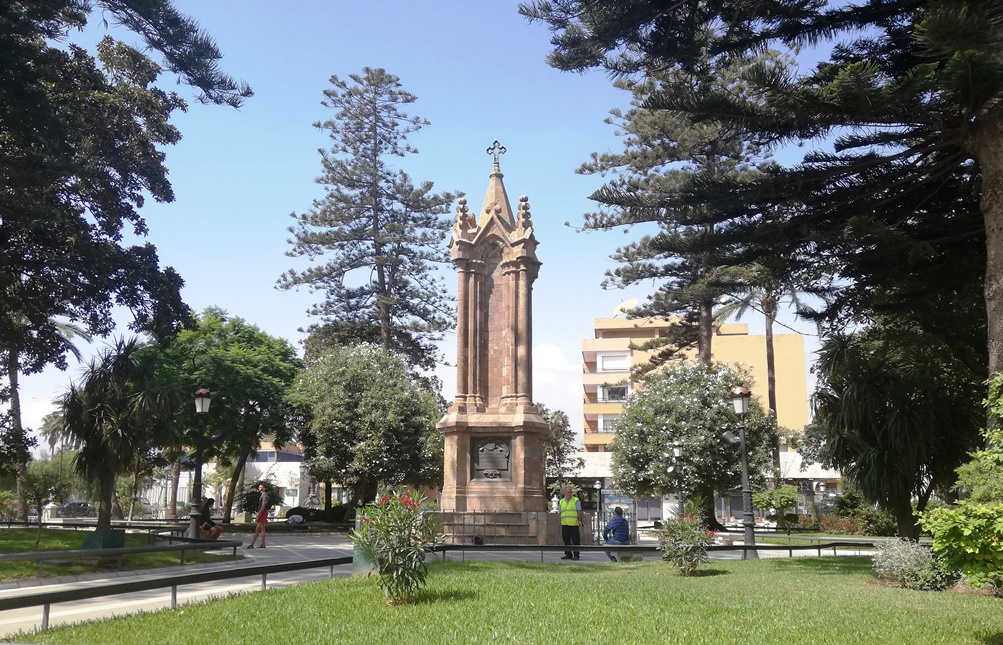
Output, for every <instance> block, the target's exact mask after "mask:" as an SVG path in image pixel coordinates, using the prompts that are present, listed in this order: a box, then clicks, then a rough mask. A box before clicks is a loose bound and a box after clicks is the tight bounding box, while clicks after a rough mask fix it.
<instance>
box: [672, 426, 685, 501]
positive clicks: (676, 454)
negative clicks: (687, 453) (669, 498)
mask: <svg viewBox="0 0 1003 645" xmlns="http://www.w3.org/2000/svg"><path fill="white" fill-rule="evenodd" d="M682 456H683V444H682V442H680V441H673V442H672V464H673V465H672V468H671V470H675V471H676V498H677V499H678V502H679V516H680V517H682V516H683V514H684V513H685V512H686V503H685V500H684V499H683V469H682V467H681V466H680V464H679V458H680V457H682Z"/></svg>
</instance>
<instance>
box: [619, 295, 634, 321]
mask: <svg viewBox="0 0 1003 645" xmlns="http://www.w3.org/2000/svg"><path fill="white" fill-rule="evenodd" d="M636 306H637V299H635V298H631V299H630V300H625V301H623V302H621V303H620V304H618V305H617V306H616V308H615V309H613V317H614V318H616V317H617V316H619V315H620V314H623V315H624V316H626V315H627V312H629V311H630V310H631V309H633V308H634V307H636Z"/></svg>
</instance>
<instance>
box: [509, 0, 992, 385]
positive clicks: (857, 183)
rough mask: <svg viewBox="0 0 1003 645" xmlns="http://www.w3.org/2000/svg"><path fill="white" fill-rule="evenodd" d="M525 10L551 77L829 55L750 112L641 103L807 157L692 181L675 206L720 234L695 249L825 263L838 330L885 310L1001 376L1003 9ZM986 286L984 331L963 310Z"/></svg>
mask: <svg viewBox="0 0 1003 645" xmlns="http://www.w3.org/2000/svg"><path fill="white" fill-rule="evenodd" d="M520 10H521V11H522V12H523V13H524V14H525V15H527V16H529V17H530V18H531V19H534V20H541V21H543V22H545V23H546V24H547V25H548V26H549V27H550V29H551V30H552V32H553V33H554V37H553V40H552V42H553V43H554V45H555V49H554V52H553V53H552V54H551V56H550V62H551V64H552V65H555V66H557V67H559V68H561V69H567V70H583V69H587V68H591V67H601V68H605V69H607V70H609V71H611V72H613V73H614V74H627V75H629V74H640V75H642V76H644V75H650V74H652V73H655V72H656V71H658V72H661V70H663V69H665V68H666V67H668V68H680V69H683V70H694V69H697V68H698V65H699V63H700V61H701V60H703V59H704V57H706V56H708V55H710V56H711V57H730V56H740V55H743V54H746V53H748V52H750V51H759V50H761V49H762V48H763V47H766V46H770V45H772V44H774V43H776V42H778V41H780V42H783V43H785V44H786V45H788V46H791V47H798V46H801V45H810V46H813V47H815V48H816V49H817V50H819V51H822V52H823V55H825V53H826V52H827V54H828V60H825V61H823V62H822V63H821V64H819V65H817V66H815V67H814V68H807V67H806V68H805V70H806V71H804V72H803V73H800V74H799V73H795V72H794V71H793V70H791V71H787V72H784V73H778V71H777V70H775V69H770V68H768V67H766V66H760V67H758V68H755V67H754V68H752V69H750V70H748V72H746V73H744V74H743V79H744V80H746V81H747V82H748V83H749V84H750V87H751V92H750V96H751V97H753V98H748V97H745V96H739V95H735V94H729V93H727V92H725V91H721V90H718V89H712V90H711V91H708V92H704V91H693V92H680V93H676V94H671V93H661V94H659V95H657V96H653V97H651V99H650V100H649V101H648V102H647V103H646V107H648V108H650V109H654V110H666V111H670V112H676V113H682V114H686V115H688V116H689V117H690V118H691V119H693V120H695V121H699V122H716V123H722V124H728V125H731V126H734V127H737V128H740V129H742V130H744V131H745V132H746V133H747V136H748V137H749V138H750V139H751V140H752V141H756V142H763V143H770V142H783V141H795V142H800V143H802V144H803V143H806V142H809V143H810V142H818V143H817V144H815V145H813V146H812V147H813V148H815V149H812V150H811V151H810V152H808V154H807V155H806V156H805V158H804V160H803V161H802V163H800V164H798V165H797V166H795V167H793V168H781V167H779V166H777V167H773V168H770V169H768V170H767V171H766V172H765V173H764V175H763V177H762V178H760V179H759V180H757V181H754V182H749V183H747V184H742V183H740V182H736V181H731V180H728V179H722V178H716V179H715V178H711V177H705V176H694V177H692V178H691V181H690V182H689V184H688V186H687V187H686V188H685V189H684V190H682V191H681V193H680V199H679V202H680V204H696V203H707V202H710V203H711V204H713V205H714V208H713V209H712V211H711V212H713V213H714V217H708V218H707V222H708V223H713V224H716V225H718V227H717V228H716V229H715V235H713V236H708V238H707V239H706V240H704V245H703V248H714V249H716V250H717V252H718V253H719V255H720V256H721V257H722V258H724V257H725V256H727V258H728V260H727V261H734V260H735V259H737V258H742V259H743V260H744V261H748V260H749V259H751V258H755V257H774V258H795V259H796V260H795V261H796V262H798V263H800V262H802V261H803V260H804V259H805V258H808V259H810V261H811V262H812V263H813V264H815V265H816V266H819V265H826V266H827V272H828V273H830V274H831V275H834V276H836V277H837V281H836V283H835V284H836V285H837V286H836V287H834V289H833V294H832V295H833V298H832V307H830V308H829V311H830V313H831V315H832V316H833V318H834V319H840V318H842V319H844V320H845V319H846V315H847V313H848V312H849V313H850V314H851V315H853V316H854V317H856V318H858V319H862V318H866V317H868V316H870V315H872V314H874V313H875V311H879V312H880V313H882V314H883V315H886V316H887V315H891V314H892V313H894V314H896V315H899V316H901V317H903V318H905V319H906V320H907V321H908V323H909V324H910V325H913V326H915V327H916V328H918V329H921V330H923V331H924V332H926V333H930V334H937V335H938V336H940V338H941V340H942V342H944V343H946V344H947V345H948V346H949V347H952V349H954V352H955V353H956V354H957V355H958V356H959V357H960V358H961V359H962V360H963V361H965V364H966V365H968V366H969V368H970V369H971V370H972V371H973V373H974V374H976V375H977V376H979V377H980V378H984V377H985V376H986V374H987V370H986V363H988V368H989V372H994V371H996V370H999V369H1000V367H1001V365H1003V315H1001V312H1003V295H1001V294H1003V289H1001V288H1000V282H1001V281H1003V226H1001V225H1000V224H999V222H1000V221H1001V220H1003V201H1001V200H1000V199H997V195H998V193H999V192H1000V191H1001V189H1003V155H1001V154H1000V152H999V151H1000V150H1003V145H1001V144H1003V128H1000V127H999V124H1000V123H1001V122H1003V111H1001V110H1000V109H999V105H998V103H999V99H1000V96H1001V93H1003V63H1001V60H1000V57H999V55H998V53H999V43H1000V40H1001V34H1003V7H1001V6H1000V5H999V3H997V2H982V1H980V0H886V1H883V2H863V1H854V2H843V1H837V0H823V1H816V0H780V1H778V2H772V3H768V4H764V3H762V2H758V1H757V0H714V1H711V2H700V3H688V2H678V3H672V4H671V5H669V6H666V5H665V4H664V3H659V2H646V1H645V2H633V1H628V0H620V1H614V2H599V1H597V0H554V1H539V2H533V3H529V4H526V5H523V6H521V9H520ZM758 98H764V99H765V100H757V99H758ZM826 141H834V149H833V150H832V151H828V150H824V149H821V142H826ZM791 204H795V205H797V206H798V207H797V208H794V209H787V208H782V206H784V205H791ZM725 223H726V225H723V226H721V224H725ZM795 268H796V266H795V265H794V264H792V266H791V267H790V271H791V272H793V271H794V270H795ZM983 277H984V306H985V307H984V308H985V309H986V311H987V314H988V315H987V316H986V315H984V314H982V313H981V312H979V311H978V307H974V308H973V307H972V306H971V304H970V303H971V302H972V300H971V297H972V296H973V295H976V296H977V294H979V293H980V292H981V291H982V290H983V285H982V283H983ZM958 300H960V302H958ZM976 302H977V301H976ZM953 303H956V304H953ZM938 312H939V315H938ZM984 329H985V330H986V331H985V335H983V333H982V330H984ZM986 336H987V337H988V343H986V342H985V338H986ZM986 347H987V349H983V348H986Z"/></svg>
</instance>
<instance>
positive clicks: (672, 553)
mask: <svg viewBox="0 0 1003 645" xmlns="http://www.w3.org/2000/svg"><path fill="white" fill-rule="evenodd" d="M656 535H657V536H658V550H659V551H661V552H662V559H663V560H668V561H669V562H671V563H672V564H673V565H674V566H675V567H676V568H677V569H679V573H681V574H682V575H684V576H692V575H693V574H695V573H696V570H697V567H698V566H700V565H701V564H704V563H705V562H707V547H708V546H710V544H711V542H713V541H714V535H715V533H714V531H709V530H707V526H706V525H705V524H704V523H703V522H701V521H700V520H699V519H697V518H696V517H694V516H692V515H683V516H681V517H679V518H671V519H667V520H665V523H664V524H663V525H662V528H660V529H659V530H658V532H657V533H656Z"/></svg>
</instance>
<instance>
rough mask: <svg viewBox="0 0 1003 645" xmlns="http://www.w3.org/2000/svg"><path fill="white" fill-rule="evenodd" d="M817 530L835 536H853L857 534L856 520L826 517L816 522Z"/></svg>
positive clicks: (832, 516) (853, 518)
mask: <svg viewBox="0 0 1003 645" xmlns="http://www.w3.org/2000/svg"><path fill="white" fill-rule="evenodd" d="M818 530H819V531H822V532H823V533H835V534H837V535H853V534H855V533H856V532H857V530H858V526H857V518H855V517H838V516H836V515H826V516H825V517H823V518H822V519H820V520H819V521H818Z"/></svg>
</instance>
